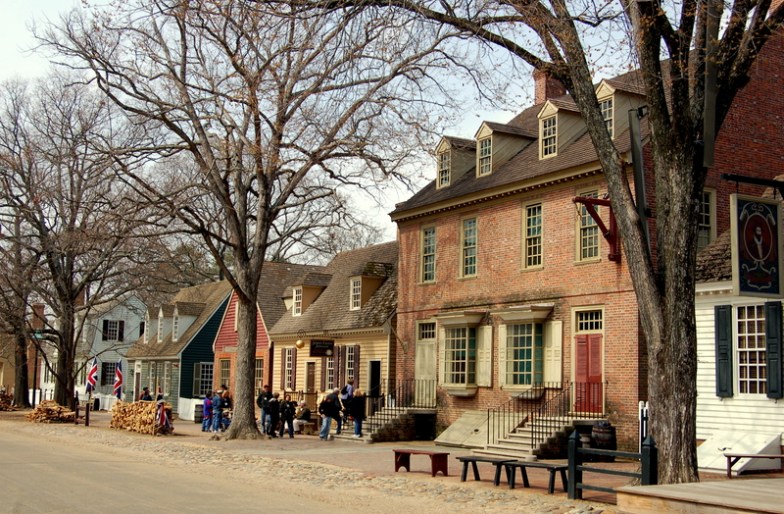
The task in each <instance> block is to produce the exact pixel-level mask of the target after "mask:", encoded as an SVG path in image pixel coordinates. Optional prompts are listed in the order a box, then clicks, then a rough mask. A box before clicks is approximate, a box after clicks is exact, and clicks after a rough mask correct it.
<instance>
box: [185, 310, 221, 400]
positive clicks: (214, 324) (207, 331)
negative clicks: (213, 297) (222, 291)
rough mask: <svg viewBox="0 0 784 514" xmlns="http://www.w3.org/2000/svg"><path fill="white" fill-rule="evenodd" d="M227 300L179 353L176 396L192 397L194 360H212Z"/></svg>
mask: <svg viewBox="0 0 784 514" xmlns="http://www.w3.org/2000/svg"><path fill="white" fill-rule="evenodd" d="M227 304H228V300H225V301H224V302H223V303H222V304H221V306H220V307H218V309H217V310H216V311H215V313H213V315H212V316H211V317H210V319H209V320H208V321H207V322H206V323H205V324H204V326H203V327H202V328H201V330H199V332H198V333H197V334H196V336H194V338H193V339H192V340H191V341H190V342H189V343H188V345H187V346H186V347H185V349H184V350H183V351H182V353H181V354H180V363H179V368H178V370H179V373H178V375H179V376H178V393H179V394H178V396H179V397H182V398H192V397H193V365H194V363H196V362H212V361H213V358H214V357H213V352H212V344H213V342H214V341H215V337H216V334H217V333H218V330H219V329H220V328H221V320H222V319H223V318H224V315H223V313H224V312H225V311H226V305H227Z"/></svg>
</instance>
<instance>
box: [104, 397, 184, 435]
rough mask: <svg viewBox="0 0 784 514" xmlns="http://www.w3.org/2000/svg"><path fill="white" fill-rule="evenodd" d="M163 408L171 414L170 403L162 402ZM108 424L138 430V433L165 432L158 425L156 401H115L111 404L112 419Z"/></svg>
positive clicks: (112, 426) (113, 426)
mask: <svg viewBox="0 0 784 514" xmlns="http://www.w3.org/2000/svg"><path fill="white" fill-rule="evenodd" d="M164 408H165V409H166V410H167V412H168V413H169V416H171V414H170V413H171V405H169V404H164ZM170 419H171V418H170ZM109 426H110V427H111V428H119V429H125V430H130V431H132V432H139V433H140V434H153V435H154V434H156V433H158V434H160V433H167V431H166V430H162V429H161V428H162V427H160V426H159V420H158V409H157V405H156V402H147V401H138V402H133V403H126V402H121V401H118V402H115V404H114V405H113V406H112V420H111V422H110V423H109Z"/></svg>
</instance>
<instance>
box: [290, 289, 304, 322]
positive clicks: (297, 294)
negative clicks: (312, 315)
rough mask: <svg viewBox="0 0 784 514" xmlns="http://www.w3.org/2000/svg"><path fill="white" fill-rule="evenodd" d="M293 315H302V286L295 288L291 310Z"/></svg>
mask: <svg viewBox="0 0 784 514" xmlns="http://www.w3.org/2000/svg"><path fill="white" fill-rule="evenodd" d="M291 315H292V316H302V287H295V288H294V306H293V307H292V310H291Z"/></svg>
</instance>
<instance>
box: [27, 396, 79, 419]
mask: <svg viewBox="0 0 784 514" xmlns="http://www.w3.org/2000/svg"><path fill="white" fill-rule="evenodd" d="M25 417H26V418H27V420H28V421H32V422H33V423H73V422H74V419H75V418H76V413H75V412H74V411H72V410H68V409H66V408H65V407H63V406H62V405H58V404H57V402H55V401H54V400H44V401H42V402H41V403H39V404H38V405H37V406H36V407H35V409H33V410H32V411H31V412H29V413H28V414H27V415H26V416H25Z"/></svg>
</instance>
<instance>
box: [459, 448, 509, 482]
mask: <svg viewBox="0 0 784 514" xmlns="http://www.w3.org/2000/svg"><path fill="white" fill-rule="evenodd" d="M455 458H456V459H457V460H459V461H460V462H462V463H463V472H462V473H461V474H460V481H461V482H465V481H466V478H467V476H468V465H469V464H471V465H472V466H473V470H474V480H479V469H478V468H477V466H476V463H477V462H488V463H490V464H493V465H494V466H495V478H494V479H493V485H498V484H499V483H500V482H501V468H502V467H503V465H504V464H505V463H507V462H514V461H515V459H505V458H501V457H484V456H481V455H466V456H463V457H455ZM506 479H507V482H508V481H509V471H508V470H507V472H506Z"/></svg>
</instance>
